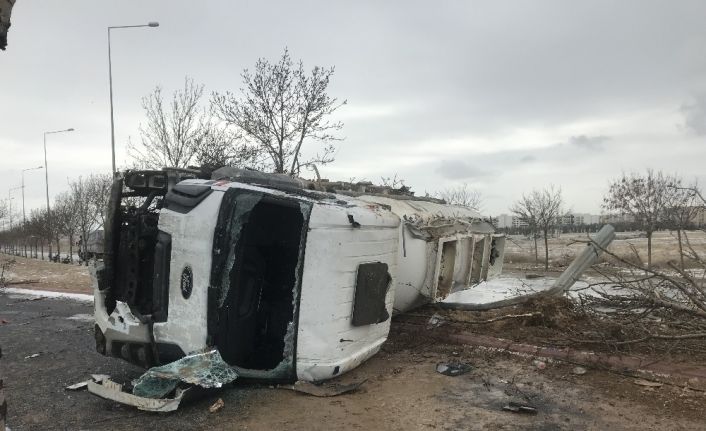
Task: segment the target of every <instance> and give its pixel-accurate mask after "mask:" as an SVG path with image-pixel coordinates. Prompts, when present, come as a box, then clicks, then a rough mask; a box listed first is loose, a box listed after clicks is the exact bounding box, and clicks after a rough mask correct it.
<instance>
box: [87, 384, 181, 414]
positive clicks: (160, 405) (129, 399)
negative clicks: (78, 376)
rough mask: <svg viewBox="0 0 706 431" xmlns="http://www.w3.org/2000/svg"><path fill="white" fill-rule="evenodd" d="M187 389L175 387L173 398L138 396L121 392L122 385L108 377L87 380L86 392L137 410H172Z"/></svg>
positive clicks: (177, 406)
mask: <svg viewBox="0 0 706 431" xmlns="http://www.w3.org/2000/svg"><path fill="white" fill-rule="evenodd" d="M189 389H190V388H186V389H180V388H177V389H176V391H175V394H174V398H160V399H155V398H146V397H138V396H137V395H133V394H129V393H127V392H123V385H121V384H119V383H115V382H114V381H112V380H110V379H107V380H103V381H102V382H99V383H96V382H88V392H90V393H92V394H95V395H98V396H99V397H101V398H105V399H107V400H111V401H116V402H119V403H121V404H126V405H130V406H134V407H137V408H138V409H139V410H146V411H150V412H172V411H174V410H176V409H178V408H179V403H181V400H182V398H183V397H184V394H185V393H187V391H189Z"/></svg>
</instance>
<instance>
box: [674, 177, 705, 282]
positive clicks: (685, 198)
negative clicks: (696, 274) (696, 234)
mask: <svg viewBox="0 0 706 431" xmlns="http://www.w3.org/2000/svg"><path fill="white" fill-rule="evenodd" d="M668 193H669V194H670V196H669V199H668V201H669V204H668V206H667V208H666V209H665V219H666V222H667V227H669V228H670V229H674V230H676V231H677V244H678V246H679V264H680V268H681V269H682V270H683V269H684V241H683V238H682V231H684V230H686V229H688V228H689V227H691V226H692V224H693V219H694V217H695V216H696V215H697V214H698V213H699V211H701V210H702V208H703V206H702V205H703V203H702V202H701V201H700V199H699V196H700V191H699V188H698V185H697V184H696V183H694V184H692V185H691V186H689V187H681V179H680V178H675V179H674V184H673V185H672V187H671V188H670V189H669V190H668ZM684 234H686V233H685V232H684Z"/></svg>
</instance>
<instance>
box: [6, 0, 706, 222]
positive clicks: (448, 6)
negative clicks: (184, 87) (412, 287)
mask: <svg viewBox="0 0 706 431" xmlns="http://www.w3.org/2000/svg"><path fill="white" fill-rule="evenodd" d="M45 3H46V4H45ZM142 3H144V4H142ZM142 3H141V7H140V8H134V7H129V6H128V5H126V4H125V2H115V1H114V2H96V1H94V0H73V1H72V7H71V8H66V7H65V6H64V5H63V3H62V2H22V5H21V6H22V7H19V8H15V10H13V27H12V38H11V39H12V40H11V41H10V45H9V47H8V50H7V51H4V52H2V53H0V62H2V67H0V94H2V103H0V118H2V119H3V123H2V130H0V154H5V155H9V156H6V157H0V182H2V183H3V184H6V185H9V186H11V185H15V184H16V183H17V182H18V180H19V178H20V173H21V169H23V168H27V167H30V166H36V165H39V164H42V163H43V157H42V148H41V146H42V132H43V131H44V130H55V129H63V128H67V127H74V128H76V130H77V131H76V132H75V133H73V134H70V135H52V137H51V139H50V140H49V143H48V153H49V154H48V158H49V160H48V162H49V166H50V169H49V182H50V194H51V195H52V196H54V195H55V194H57V193H59V192H61V191H62V190H65V189H66V177H67V176H70V177H76V176H78V175H86V174H88V173H90V172H107V171H109V170H110V132H109V130H110V129H109V128H110V123H109V111H108V109H109V104H108V85H107V64H106V63H107V62H106V58H105V57H106V55H107V51H106V48H107V46H106V43H105V42H106V41H105V31H106V27H107V26H108V25H121V24H139V23H142V22H147V21H150V20H157V21H159V22H160V24H161V25H160V27H159V28H156V29H149V28H147V29H125V30H124V31H123V30H121V31H116V32H115V33H114V35H113V36H114V37H113V39H112V43H113V44H112V48H113V51H112V53H113V79H114V94H115V120H116V122H115V126H116V130H115V132H116V143H117V149H118V154H117V156H118V164H119V165H124V164H125V157H124V147H125V142H126V141H127V139H128V137H129V136H132V138H133V139H136V138H137V137H138V132H137V126H138V124H139V122H140V121H143V114H142V112H141V109H140V97H141V96H144V95H145V94H147V93H148V92H149V91H150V90H151V89H152V88H154V86H155V85H156V84H160V85H162V86H164V88H165V89H167V90H171V89H174V88H177V87H179V85H180V84H181V83H182V82H183V79H184V76H185V75H189V76H192V77H193V78H194V79H195V80H196V81H198V82H201V83H203V84H205V86H206V89H207V92H210V91H224V90H235V91H237V90H238V88H239V87H240V86H241V80H240V78H239V73H240V71H242V69H243V68H245V67H252V66H253V64H254V63H255V61H256V59H257V58H258V57H267V58H270V59H275V58H276V57H277V56H278V55H279V54H280V53H281V51H282V49H283V48H284V47H285V46H288V47H289V49H290V52H291V53H292V55H293V57H294V58H296V59H302V60H303V62H304V65H305V67H306V68H307V69H309V68H311V67H313V66H314V65H324V66H328V65H335V66H336V73H335V75H334V77H333V79H332V81H331V87H330V93H331V95H332V96H335V97H339V98H341V99H348V101H349V105H348V106H346V107H344V108H342V110H341V114H342V116H343V117H345V118H343V119H344V120H345V123H346V124H345V127H344V129H343V130H342V133H341V134H342V135H343V136H345V137H346V139H345V141H343V142H342V143H341V144H340V146H339V152H338V153H337V160H336V162H335V163H334V164H332V165H330V166H326V167H321V169H322V173H323V174H324V175H327V176H329V177H331V178H336V177H335V175H340V177H342V178H346V177H349V176H357V177H362V176H366V177H368V178H378V177H379V176H380V175H385V176H388V175H391V174H392V173H395V172H399V173H400V174H401V175H403V176H404V177H405V179H406V180H407V181H408V183H409V184H410V185H414V186H415V188H416V189H418V190H424V189H428V190H435V189H439V188H442V187H443V186H444V185H445V184H446V183H451V182H454V181H462V180H464V179H470V180H471V181H475V180H478V181H482V182H484V183H486V184H490V185H492V187H493V189H492V190H488V193H487V195H488V196H491V195H493V196H494V195H497V196H499V197H498V199H497V202H496V203H492V202H490V203H489V205H487V206H486V208H488V209H490V210H491V211H493V210H494V208H506V205H505V204H503V199H504V200H505V201H511V200H512V199H514V195H515V194H516V193H517V191H518V190H515V189H514V188H522V189H524V188H530V189H531V188H533V187H542V185H543V184H542V182H543V181H545V182H546V181H553V182H555V183H561V184H562V186H563V187H564V189H565V190H566V192H567V196H570V191H571V190H572V187H574V188H575V189H576V190H581V192H580V193H578V192H577V193H576V197H575V198H576V199H577V202H578V205H577V206H576V208H581V207H583V208H585V209H587V208H590V207H592V206H594V205H595V204H594V202H596V201H598V200H599V199H598V198H597V196H595V195H590V194H588V193H584V191H583V190H584V189H585V184H588V183H590V184H601V185H602V184H604V182H605V179H606V178H610V177H611V176H613V175H616V173H617V174H619V173H620V172H622V170H631V169H634V170H639V169H642V168H644V167H645V166H647V165H649V164H651V163H654V161H655V160H659V161H660V163H661V164H660V165H659V166H657V165H652V166H653V167H655V168H657V169H664V170H667V171H674V170H677V169H679V170H680V172H683V175H684V176H693V175H699V174H700V173H701V172H703V168H702V167H701V166H700V165H699V164H697V161H698V160H703V159H704V158H706V147H705V146H703V145H697V143H696V139H695V137H694V135H698V134H701V136H703V135H704V134H706V101H704V98H706V96H704V97H702V98H701V99H697V100H696V101H694V102H693V103H691V102H690V103H688V104H685V105H684V106H683V107H682V110H681V113H682V114H683V115H684V120H683V123H684V126H685V129H688V130H689V131H691V132H693V134H684V133H682V132H680V131H678V130H675V128H674V126H673V124H670V125H669V127H670V130H666V129H658V128H657V129H656V128H655V127H656V126H654V124H652V123H653V122H651V119H653V118H654V119H656V120H660V119H663V118H664V117H665V116H666V115H669V114H670V113H673V112H674V106H675V104H674V100H683V99H682V98H683V97H684V95H685V94H691V92H693V90H694V89H699V88H706V56H703V55H701V53H702V50H703V45H704V40H706V39H705V38H706V27H704V26H703V22H702V21H703V16H706V2H704V1H702V0H681V1H679V2H670V3H667V2H664V1H660V0H625V1H621V2H614V1H609V0H596V1H592V2H564V1H556V0H537V1H535V2H467V1H455V0H452V1H448V2H443V4H441V5H437V4H432V3H429V2H428V1H421V0H419V1H417V0H409V1H401V0H396V1H391V2H378V1H372V0H362V1H358V2H336V3H335V4H330V3H329V2H324V1H323V0H310V1H307V2H305V3H304V4H301V3H300V2H287V1H274V2H237V3H236V2H232V1H229V0H209V1H208V2H201V3H199V5H198V7H194V3H193V2H192V1H187V0H153V1H150V2H142ZM636 10H639V13H636V12H635V11H636ZM262 17H266V20H265V19H264V18H262ZM626 22H629V23H630V25H625V23H626ZM263 28H269V29H276V31H263ZM420 29H423V31H420ZM596 29H600V31H596ZM348 108H350V110H351V111H350V115H348V117H346V116H345V112H344V111H345V109H348ZM643 111H644V112H650V113H652V114H650V115H652V116H651V117H649V116H647V117H644V118H645V122H644V123H643V124H630V125H628V124H627V122H626V125H621V124H618V125H617V126H616V125H615V123H620V122H619V121H618V122H616V119H629V118H632V117H634V116H635V115H637V114H640V113H641V112H643ZM640 118H642V117H640ZM654 123H659V121H654ZM595 124H601V127H600V128H599V127H596V126H595ZM604 124H609V125H612V126H611V127H607V128H604V127H603V125H604ZM647 128H650V131H649V132H646V131H645V130H646V129H647ZM557 131H559V132H557ZM547 132H550V133H547ZM603 133H605V134H606V135H610V136H614V138H613V139H615V140H618V139H620V145H614V146H613V145H609V144H608V143H607V141H605V140H601V138H604V137H605V136H602V135H601V134H603ZM594 134H595V135H594ZM545 136H548V137H546V138H545ZM570 136H571V138H569V137H570ZM618 136H620V138H618ZM508 137H511V138H508ZM525 137H526V138H527V141H526V145H525V146H524V147H523V149H522V150H508V149H507V148H503V145H504V142H509V141H510V140H513V141H514V142H521V141H523V139H525ZM515 139H517V140H515ZM542 139H545V140H544V142H541V140H542ZM465 140H467V142H469V144H468V146H469V148H464V147H463V146H462V145H458V146H455V147H454V146H453V145H448V146H446V147H444V146H443V145H442V144H443V143H444V142H445V141H448V142H465ZM547 140H549V141H547ZM547 142H563V145H553V146H546V143H547ZM481 145H482V148H479V147H480V146H481ZM472 146H473V148H470V147H472ZM420 147H424V148H420ZM608 147H610V148H608ZM312 148H313V147H306V148H305V151H311V150H312ZM601 149H604V150H605V151H600V150H601ZM608 149H609V150H610V151H607V150H608ZM466 150H468V151H466ZM474 151H475V152H474ZM479 152H482V154H478V153H479ZM609 152H610V154H611V157H610V158H609V157H607V154H608V153H609ZM664 155H668V157H667V156H664ZM458 160H462V162H458ZM596 161H601V163H596ZM589 162H590V163H591V164H590V166H589V165H588V164H589ZM420 166H423V167H424V168H423V169H422V168H420ZM577 169H583V172H580V173H579V174H577V172H576V171H577ZM491 173H492V175H491ZM334 174H335V175H334ZM498 178H502V180H498ZM41 180H42V178H41V175H37V174H36V173H34V174H31V175H30V174H28V177H27V181H28V182H29V183H30V184H28V188H27V190H26V192H27V193H26V195H27V196H26V197H27V206H28V208H33V207H36V206H39V205H41V204H42V199H43V194H42V186H43V181H41ZM492 181H495V182H496V183H494V184H493V183H492ZM490 185H489V187H490ZM32 187H34V189H33V188H32ZM520 191H521V190H520ZM0 193H2V196H5V193H7V190H6V189H5V190H4V191H3V190H2V189H0ZM13 196H14V195H13Z"/></svg>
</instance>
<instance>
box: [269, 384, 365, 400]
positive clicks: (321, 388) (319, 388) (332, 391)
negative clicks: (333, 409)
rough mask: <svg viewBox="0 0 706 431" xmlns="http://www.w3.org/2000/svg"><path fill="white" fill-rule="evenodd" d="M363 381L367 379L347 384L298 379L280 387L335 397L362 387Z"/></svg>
mask: <svg viewBox="0 0 706 431" xmlns="http://www.w3.org/2000/svg"><path fill="white" fill-rule="evenodd" d="M363 383H365V380H362V381H360V382H355V383H349V384H347V385H345V384H340V383H327V384H321V385H315V384H313V383H310V382H305V381H302V380H298V381H297V382H295V383H294V384H293V385H281V386H279V387H280V388H284V389H291V390H293V391H297V392H301V393H303V394H309V395H313V396H315V397H335V396H337V395H342V394H345V393H348V392H353V391H355V390H357V389H358V388H360V387H361V386H362V385H363Z"/></svg>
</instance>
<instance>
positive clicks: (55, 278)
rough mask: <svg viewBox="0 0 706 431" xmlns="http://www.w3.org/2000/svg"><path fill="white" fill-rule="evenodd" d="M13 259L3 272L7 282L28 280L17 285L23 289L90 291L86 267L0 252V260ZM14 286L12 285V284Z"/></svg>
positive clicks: (89, 277) (89, 278)
mask: <svg viewBox="0 0 706 431" xmlns="http://www.w3.org/2000/svg"><path fill="white" fill-rule="evenodd" d="M7 260H14V261H15V263H14V264H12V266H11V267H10V269H9V272H7V273H6V274H5V278H6V279H7V281H9V282H11V283H12V282H20V281H30V283H26V284H22V285H17V286H16V287H22V288H23V289H36V290H50V291H53V292H71V293H91V292H92V290H91V276H90V274H89V271H88V267H86V266H79V265H76V264H64V263H54V262H49V261H47V260H39V259H31V258H25V257H19V256H12V255H9V254H5V253H0V261H7ZM12 287H14V285H13V286H12Z"/></svg>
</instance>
